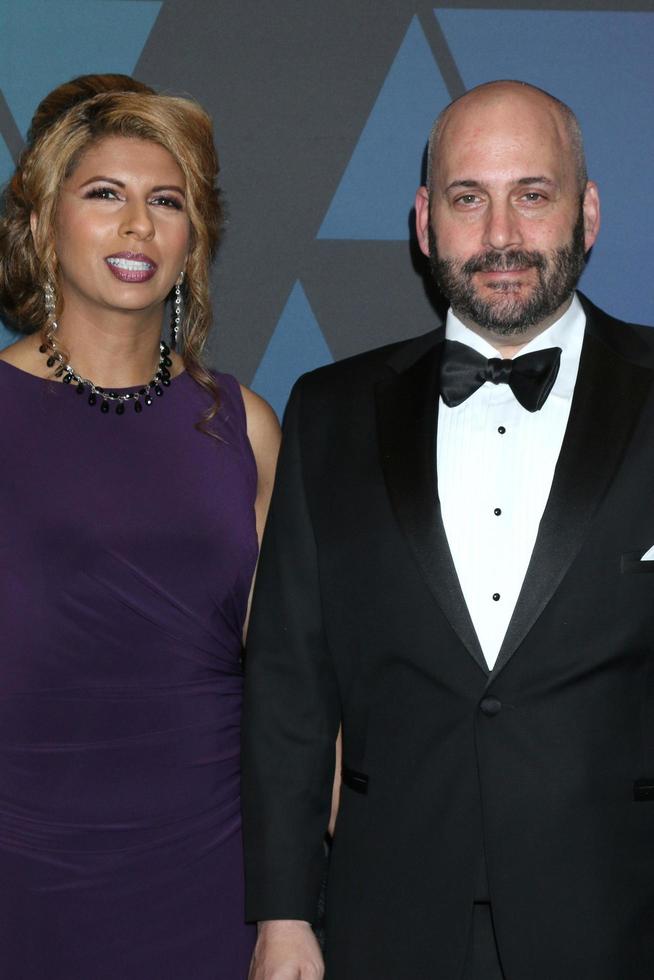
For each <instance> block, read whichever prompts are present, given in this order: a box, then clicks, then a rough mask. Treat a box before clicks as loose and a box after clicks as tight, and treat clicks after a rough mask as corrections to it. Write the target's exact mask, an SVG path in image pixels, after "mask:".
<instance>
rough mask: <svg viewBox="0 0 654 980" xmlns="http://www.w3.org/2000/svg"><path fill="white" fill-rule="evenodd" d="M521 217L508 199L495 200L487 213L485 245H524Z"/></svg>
mask: <svg viewBox="0 0 654 980" xmlns="http://www.w3.org/2000/svg"><path fill="white" fill-rule="evenodd" d="M522 241H523V240H522V231H521V228H520V217H519V215H517V214H516V213H515V211H514V210H513V208H512V207H511V205H510V203H509V202H508V201H506V202H505V201H501V202H493V203H491V204H490V206H489V209H488V212H487V215H486V227H485V229H484V245H486V246H487V247H490V248H496V249H505V248H514V247H516V246H518V245H522Z"/></svg>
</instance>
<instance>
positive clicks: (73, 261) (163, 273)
mask: <svg viewBox="0 0 654 980" xmlns="http://www.w3.org/2000/svg"><path fill="white" fill-rule="evenodd" d="M185 191H186V187H185V181H184V175H183V173H182V171H181V170H180V168H179V166H178V165H177V163H176V162H175V160H174V158H173V157H172V156H171V154H170V153H169V152H168V151H167V150H165V149H164V148H163V147H162V146H159V144H158V143H151V142H149V141H147V140H141V139H131V138H126V137H122V136H109V137H106V138H105V139H103V140H101V141H100V142H98V143H96V144H94V145H93V146H91V147H90V148H89V149H88V150H87V151H86V153H84V155H83V156H82V158H81V160H80V162H79V163H78V165H77V167H76V168H75V170H74V172H73V173H72V175H71V176H70V177H69V178H68V179H67V180H66V181H65V183H64V185H63V187H62V191H61V196H60V199H59V203H58V206H57V211H56V217H55V250H56V254H57V259H58V262H59V271H60V283H61V290H62V293H63V299H64V305H65V307H66V309H67V311H69V312H72V311H76V312H77V313H79V314H81V315H83V316H93V315H94V313H96V314H98V313H100V312H103V313H104V312H108V311H115V312H122V313H128V312H129V313H138V312H143V313H144V314H145V315H146V316H158V317H161V316H162V315H163V305H164V302H165V299H166V296H167V295H168V293H169V292H170V290H171V289H172V287H173V285H174V284H175V281H176V280H177V279H178V277H179V275H180V273H181V272H182V271H183V269H184V266H185V263H186V258H187V255H188V251H189V243H190V232H191V226H190V222H189V217H188V212H187V209H186V197H185Z"/></svg>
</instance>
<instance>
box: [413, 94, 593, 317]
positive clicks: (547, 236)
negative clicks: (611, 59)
mask: <svg viewBox="0 0 654 980" xmlns="http://www.w3.org/2000/svg"><path fill="white" fill-rule="evenodd" d="M597 203H598V202H597V192H596V189H595V187H594V185H592V184H589V186H588V188H587V189H586V191H585V193H584V195H583V197H582V196H581V192H580V188H579V184H578V178H577V175H576V171H575V159H574V155H573V153H572V150H571V148H570V146H569V143H568V138H567V134H566V132H565V129H564V128H563V125H562V123H561V121H560V119H559V117H558V116H557V114H556V110H554V109H552V108H551V104H550V103H549V102H548V100H546V99H545V98H544V97H542V96H540V95H538V93H533V92H532V91H530V90H526V91H524V90H522V91H516V87H515V86H497V88H495V87H493V88H491V89H490V90H487V91H485V92H483V93H477V94H476V95H473V96H472V97H470V98H469V100H467V99H464V100H462V102H460V103H459V104H458V105H457V106H455V107H454V109H453V110H452V112H451V114H450V116H449V117H448V118H447V120H446V122H445V126H444V128H443V131H442V135H441V140H440V144H439V147H438V153H437V158H436V166H435V169H434V174H433V178H432V189H431V193H430V194H427V192H426V190H425V189H424V188H421V190H420V191H419V192H418V198H417V199H416V212H417V216H418V235H419V241H420V245H421V248H422V250H423V252H425V254H427V255H429V257H430V263H431V266H432V270H433V272H434V275H435V277H436V280H437V282H438V285H439V287H440V288H441V291H442V292H443V293H444V294H445V295H446V296H447V297H448V299H449V300H450V303H451V304H452V308H453V310H454V312H455V313H457V314H458V315H459V316H460V318H461V319H463V321H464V322H467V323H468V324H469V325H471V326H475V325H476V326H477V327H479V328H482V329H483V330H488V331H490V332H492V333H494V334H496V335H498V336H502V335H504V336H507V335H508V336H511V335H519V334H522V333H524V332H526V331H528V330H529V331H530V332H532V333H537V332H539V330H541V329H544V328H545V327H546V326H548V325H549V324H550V323H552V322H553V321H554V320H555V319H556V318H557V316H559V315H560V313H561V312H562V311H563V309H564V308H565V304H566V303H567V301H568V300H569V297H570V295H571V293H572V291H573V289H574V287H575V285H576V284H577V281H578V279H579V276H580V275H581V272H582V269H583V265H584V255H585V252H586V251H587V250H588V248H590V246H591V245H592V243H593V242H594V240H595V235H596V233H597V227H598V207H597Z"/></svg>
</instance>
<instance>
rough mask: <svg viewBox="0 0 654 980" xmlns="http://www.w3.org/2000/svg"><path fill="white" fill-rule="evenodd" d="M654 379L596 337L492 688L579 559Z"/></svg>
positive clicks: (587, 342) (584, 360) (589, 342)
mask: <svg viewBox="0 0 654 980" xmlns="http://www.w3.org/2000/svg"><path fill="white" fill-rule="evenodd" d="M651 379H652V373H651V371H648V370H645V369H644V368H642V367H638V366H636V365H633V364H630V363H628V362H627V361H625V360H623V359H622V358H620V357H619V356H617V355H616V354H614V353H613V352H612V351H611V350H609V348H608V347H606V346H605V345H604V343H602V342H601V341H600V340H597V339H596V338H595V337H593V336H592V335H591V334H587V335H586V337H585V339H584V346H583V350H582V355H581V361H580V364H579V374H578V377H577V383H576V385H575V394H574V397H573V400H572V406H571V410H570V418H569V420H568V427H567V429H566V434H565V438H564V440H563V446H562V448H561V454H560V456H559V461H558V463H557V467H556V470H555V473H554V480H553V483H552V490H551V492H550V496H549V499H548V502H547V506H546V508H545V511H544V513H543V517H542V520H541V523H540V527H539V531H538V536H537V538H536V544H535V546H534V551H533V554H532V557H531V561H530V563H529V568H528V569H527V574H526V576H525V580H524V583H523V586H522V590H521V592H520V596H519V598H518V602H517V604H516V608H515V612H514V614H513V617H512V619H511V622H510V624H509V628H508V630H507V633H506V636H505V638H504V642H503V644H502V648H501V650H500V652H499V655H498V658H497V661H496V663H495V667H494V670H493V672H492V674H491V677H490V679H489V683H490V682H491V681H493V680H494V679H495V677H496V676H497V674H498V673H499V672H500V671H501V670H502V668H503V667H504V666H506V664H507V663H508V661H509V660H510V659H511V657H512V656H513V654H514V653H515V651H516V649H517V648H518V647H519V645H520V644H521V643H522V641H523V639H524V638H525V636H526V634H527V633H528V632H529V630H530V629H531V628H532V626H533V625H534V623H535V622H536V620H537V619H538V617H539V616H540V614H541V613H542V611H543V609H544V608H545V606H546V605H547V603H548V602H549V601H550V599H551V598H552V596H553V594H554V592H555V591H556V589H557V588H558V586H559V584H560V583H561V580H562V579H563V576H564V575H565V573H566V572H567V570H568V568H569V567H570V565H571V563H572V561H573V560H574V558H575V557H576V555H577V554H578V552H579V550H580V548H581V546H582V544H583V541H584V538H585V536H586V533H587V531H588V527H589V524H590V521H591V519H592V517H593V515H594V514H595V511H596V510H597V507H598V506H599V504H600V502H601V500H602V498H603V497H604V495H605V493H606V491H607V489H608V487H609V484H610V482H611V479H612V477H613V474H614V473H615V471H616V468H617V467H618V465H619V463H620V460H621V457H622V455H623V453H624V450H625V448H626V446H627V443H628V441H629V437H630V435H631V432H632V431H633V428H634V425H635V423H636V421H637V419H638V416H639V413H640V411H641V408H642V405H643V402H644V399H645V396H646V395H647V392H648V390H649V387H650V384H651Z"/></svg>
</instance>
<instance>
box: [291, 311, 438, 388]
mask: <svg viewBox="0 0 654 980" xmlns="http://www.w3.org/2000/svg"><path fill="white" fill-rule="evenodd" d="M443 335H444V332H443V327H439V328H437V329H435V330H430V331H429V333H426V334H421V335H420V336H419V337H411V338H409V339H408V340H399V341H395V343H392V344H385V345H384V346H383V347H376V348H374V349H372V350H366V351H362V352H361V353H359V354H353V355H351V356H350V357H346V358H343V360H340V361H335V362H334V363H333V364H327V365H325V366H324V367H320V368H316V369H315V370H314V371H309V372H308V373H307V374H304V375H302V377H300V378H299V379H298V381H297V382H296V387H297V388H298V389H300V390H302V391H303V392H304V391H324V392H332V393H333V392H343V391H344V390H346V389H348V388H352V387H353V388H356V389H361V388H367V387H369V386H370V385H371V384H372V385H374V384H376V383H377V382H378V381H382V380H384V379H385V378H388V377H392V376H393V375H394V374H397V373H398V372H401V371H403V370H405V369H406V368H408V367H410V366H411V364H414V363H415V362H416V361H417V360H419V359H420V358H422V357H424V356H425V355H428V354H429V353H430V352H431V351H433V349H434V348H435V347H436V345H437V344H438V343H439V341H440V340H441V339H442V337H443Z"/></svg>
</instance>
